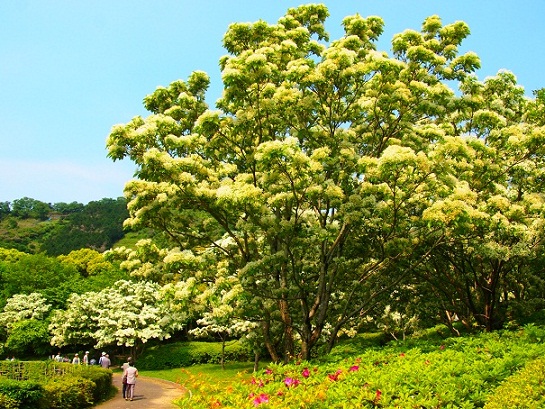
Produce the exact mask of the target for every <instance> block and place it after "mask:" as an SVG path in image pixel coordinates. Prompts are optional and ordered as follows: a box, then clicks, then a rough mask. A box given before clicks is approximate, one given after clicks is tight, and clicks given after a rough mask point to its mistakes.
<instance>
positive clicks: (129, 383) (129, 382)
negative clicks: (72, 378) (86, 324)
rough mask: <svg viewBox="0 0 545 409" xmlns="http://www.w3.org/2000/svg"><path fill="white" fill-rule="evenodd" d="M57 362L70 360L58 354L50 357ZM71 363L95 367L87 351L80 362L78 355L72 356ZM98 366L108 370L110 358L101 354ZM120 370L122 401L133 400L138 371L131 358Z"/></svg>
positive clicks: (110, 363)
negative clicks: (121, 374)
mask: <svg viewBox="0 0 545 409" xmlns="http://www.w3.org/2000/svg"><path fill="white" fill-rule="evenodd" d="M52 358H53V359H54V360H55V361H57V362H70V359H69V358H68V357H65V356H62V355H61V353H60V352H59V353H58V354H57V355H55V356H53V357H52ZM72 363H73V364H74V365H80V364H83V365H96V364H97V361H96V360H95V359H94V358H91V359H90V358H89V351H85V355H83V358H82V359H81V360H80V358H79V355H78V354H74V358H73V359H72ZM98 365H100V366H101V367H103V368H105V369H108V368H109V367H110V366H111V365H112V361H111V360H110V356H109V355H108V354H107V353H106V352H103V353H102V354H101V356H100V358H98ZM121 369H122V370H123V377H122V382H123V390H122V394H123V399H125V400H133V399H134V386H135V385H136V378H137V377H138V370H137V369H136V367H135V366H134V361H133V359H132V357H128V358H127V362H125V363H124V364H123V365H122V366H121Z"/></svg>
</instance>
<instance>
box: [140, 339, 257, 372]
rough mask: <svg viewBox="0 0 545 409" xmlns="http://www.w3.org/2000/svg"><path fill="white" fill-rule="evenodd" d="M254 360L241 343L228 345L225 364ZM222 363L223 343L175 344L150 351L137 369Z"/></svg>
mask: <svg viewBox="0 0 545 409" xmlns="http://www.w3.org/2000/svg"><path fill="white" fill-rule="evenodd" d="M252 359H253V355H252V353H251V352H250V351H248V349H247V348H245V347H244V346H243V345H242V344H241V343H240V342H238V341H233V342H228V343H227V344H226V346H225V356H224V360H225V362H246V361H250V360H252ZM220 362H221V342H175V343H172V344H166V345H157V346H154V347H152V348H150V349H148V350H147V351H146V352H145V353H144V354H143V355H142V356H141V357H140V358H139V359H138V363H137V367H138V369H143V370H159V369H170V368H182V367H186V366H191V365H197V364H207V363H210V364H219V363H220Z"/></svg>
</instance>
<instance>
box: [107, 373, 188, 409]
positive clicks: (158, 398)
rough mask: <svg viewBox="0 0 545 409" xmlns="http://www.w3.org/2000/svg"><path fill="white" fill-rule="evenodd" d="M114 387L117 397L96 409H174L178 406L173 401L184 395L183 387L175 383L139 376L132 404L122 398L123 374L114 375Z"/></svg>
mask: <svg viewBox="0 0 545 409" xmlns="http://www.w3.org/2000/svg"><path fill="white" fill-rule="evenodd" d="M113 385H114V386H115V387H116V388H117V389H118V392H117V394H116V395H115V397H114V398H112V399H110V400H109V401H107V402H104V403H102V404H100V405H98V406H96V409H173V408H177V407H178V406H176V405H174V404H173V403H172V401H174V400H175V399H178V398H180V397H181V396H182V395H183V390H182V388H181V386H180V385H178V384H176V383H174V382H168V381H163V380H160V379H154V378H147V377H144V376H139V377H138V380H137V381H136V387H135V389H134V400H133V401H132V402H131V401H126V400H125V399H123V397H122V396H121V386H122V385H121V373H119V372H116V373H114V378H113Z"/></svg>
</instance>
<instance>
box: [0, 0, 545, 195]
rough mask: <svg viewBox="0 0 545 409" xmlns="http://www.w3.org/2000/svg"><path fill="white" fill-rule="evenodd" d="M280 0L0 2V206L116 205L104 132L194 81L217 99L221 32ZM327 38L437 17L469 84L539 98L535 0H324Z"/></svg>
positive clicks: (272, 9)
mask: <svg viewBox="0 0 545 409" xmlns="http://www.w3.org/2000/svg"><path fill="white" fill-rule="evenodd" d="M303 3H305V2H304V1H301V0H299V1H291V0H274V1H270V0H230V1H227V0H202V1H195V0H192V1H186V0H157V1H151V0H148V1H140V0H130V1H129V0H114V1H112V0H93V1H89V0H88V1H83V0H80V1H77V0H4V1H2V2H0V201H10V202H11V201H13V200H15V199H19V198H22V197H30V198H33V199H37V200H41V201H43V202H47V203H57V202H73V201H77V202H81V203H88V202H89V201H93V200H100V199H102V198H106V197H111V198H115V197H118V196H122V194H123V186H124V184H125V182H126V181H128V180H129V179H131V177H132V174H133V170H134V166H133V165H132V164H131V163H130V162H112V161H111V160H110V159H108V158H107V156H106V148H105V140H106V138H107V136H108V133H109V131H110V129H111V127H112V126H113V125H115V124H117V123H125V122H127V121H129V120H130V119H131V118H132V117H133V116H135V115H146V114H147V113H146V111H145V110H144V109H143V107H142V99H143V98H144V97H145V96H146V95H147V94H149V93H151V92H153V90H155V88H156V87H157V86H159V85H168V84H169V83H170V82H172V81H174V80H176V79H180V78H181V79H186V78H187V77H188V75H189V74H190V73H191V72H192V71H195V70H203V71H206V72H207V73H208V74H209V75H210V76H211V79H212V85H211V89H210V92H209V99H208V103H209V104H210V105H211V106H213V104H214V101H215V100H216V99H217V98H218V97H219V95H220V94H221V89H222V84H221V80H220V72H219V68H218V60H219V58H220V57H221V56H222V55H224V54H225V50H224V49H223V48H222V46H221V41H222V37H223V34H224V33H225V31H226V29H227V27H228V25H229V24H230V23H232V22H239V21H240V22H247V21H248V22H249V21H251V22H253V21H256V20H258V19H263V20H266V21H268V22H270V23H275V22H276V21H277V19H278V18H279V17H280V16H282V15H283V14H284V13H285V11H286V10H287V9H288V8H289V7H294V6H297V5H300V4H303ZM324 3H325V4H326V5H327V7H328V8H329V11H330V14H331V16H330V17H329V19H328V21H327V28H328V31H329V33H330V38H331V39H336V38H338V37H340V36H341V35H342V30H341V21H342V19H343V17H345V16H347V15H352V14H355V13H359V14H361V15H363V16H370V15H378V16H380V17H382V18H383V20H384V22H385V32H384V34H383V35H382V37H381V40H380V42H379V47H378V48H379V49H380V50H385V51H388V52H389V51H390V40H391V38H392V36H393V35H394V34H395V33H398V32H401V31H403V30H405V29H408V28H411V29H417V30H418V29H420V26H421V23H422V21H423V20H424V18H425V17H427V16H429V15H432V14H438V15H439V16H440V17H441V18H442V20H443V23H444V24H448V23H452V22H454V21H457V20H463V21H465V22H466V23H468V25H469V27H470V29H471V35H470V37H469V38H468V39H466V41H465V42H464V44H463V47H462V50H463V51H469V50H471V51H474V52H476V53H477V54H478V55H479V56H480V57H481V62H482V68H481V70H480V71H479V72H478V73H477V75H478V77H479V78H480V79H484V78H485V77H486V76H489V75H494V74H496V73H497V71H498V70H500V69H508V70H510V71H512V72H513V73H515V75H516V76H517V78H518V82H519V84H521V85H522V86H524V88H525V89H526V91H527V94H528V95H531V91H532V90H535V89H539V88H543V87H545V78H543V75H542V72H543V67H545V43H544V42H543V38H545V25H543V18H544V17H545V1H543V0H533V1H529V0H524V1H521V0H518V1H513V0H500V1H498V0H494V1H492V0H478V1H475V0H456V1H447V0H435V1H432V0H418V1H417V0H414V1H411V0H396V1H394V0H359V1H356V0H326V1H325V2H324Z"/></svg>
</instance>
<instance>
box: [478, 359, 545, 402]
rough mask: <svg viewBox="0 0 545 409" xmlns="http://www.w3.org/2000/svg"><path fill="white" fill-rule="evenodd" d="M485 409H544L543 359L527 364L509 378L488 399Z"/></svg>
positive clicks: (544, 376) (544, 366) (544, 368)
mask: <svg viewBox="0 0 545 409" xmlns="http://www.w3.org/2000/svg"><path fill="white" fill-rule="evenodd" d="M484 407H485V409H517V408H520V409H522V408H525V409H541V408H544V407H545V359H536V360H534V361H532V362H530V363H528V364H527V365H526V366H525V367H524V369H523V370H521V371H520V372H517V373H516V374H514V375H512V376H510V377H509V378H507V379H506V381H505V382H503V383H502V384H501V385H500V386H499V387H498V388H497V389H496V391H495V392H494V394H493V395H492V396H491V397H490V399H489V400H488V402H487V403H486V405H485V406H484Z"/></svg>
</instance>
